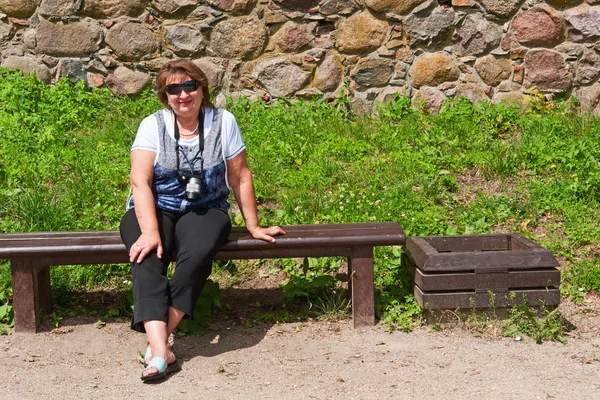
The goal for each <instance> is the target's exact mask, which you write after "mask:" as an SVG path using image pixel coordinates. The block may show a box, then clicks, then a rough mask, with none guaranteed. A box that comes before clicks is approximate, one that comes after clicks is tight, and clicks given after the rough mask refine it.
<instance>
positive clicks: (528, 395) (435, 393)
mask: <svg viewBox="0 0 600 400" xmlns="http://www.w3.org/2000/svg"><path fill="white" fill-rule="evenodd" d="M598 304H599V302H598V301H597V300H593V301H588V304H586V305H585V306H573V305H572V304H570V305H569V304H567V305H563V306H561V307H562V312H563V315H565V316H566V317H567V318H568V319H569V321H570V322H571V323H573V324H574V325H575V326H576V327H577V328H576V329H575V330H573V331H571V332H570V333H569V337H568V343H567V344H566V345H563V344H560V343H556V342H545V343H543V344H541V345H538V344H535V343H534V342H533V341H532V340H527V339H525V340H522V341H515V340H514V339H506V338H477V337H475V336H473V334H472V333H471V332H469V331H468V330H465V329H461V328H458V327H455V328H452V329H447V330H445V331H442V332H434V331H432V330H431V329H430V328H428V327H421V328H417V329H416V330H415V331H414V332H412V333H410V334H405V333H400V332H395V333H393V334H388V333H386V332H384V331H383V330H382V329H381V328H379V327H376V328H369V329H358V330H354V329H352V328H351V327H350V322H349V321H345V322H342V323H326V322H311V323H307V324H297V323H294V324H280V325H270V326H269V325H262V326H260V327H254V328H251V329H246V328H243V327H242V326H241V324H234V323H233V321H231V320H229V321H227V320H225V321H219V322H218V323H217V324H216V330H215V331H214V332H211V333H210V334H207V335H205V336H201V337H186V338H177V339H176V342H175V351H176V354H177V356H178V358H179V360H180V362H181V364H182V371H181V372H179V373H177V374H175V375H173V376H171V377H170V379H168V380H167V381H164V382H163V383H161V384H155V385H144V384H142V383H141V382H140V379H139V375H140V373H141V369H142V368H141V365H140V364H139V363H138V362H137V361H136V353H137V350H138V349H139V350H143V348H144V344H145V342H144V337H143V335H141V334H137V333H134V332H132V331H131V330H129V328H128V326H127V324H126V323H109V324H107V325H106V326H105V327H102V328H96V327H95V326H94V324H93V322H94V321H93V320H81V319H70V320H65V321H63V327H62V328H61V330H62V332H64V333H62V334H60V333H50V332H49V331H46V332H42V333H38V334H35V335H33V334H13V335H11V336H3V337H0V343H1V344H2V352H1V353H0V357H1V359H2V368H0V393H1V396H2V398H3V399H39V398H49V399H114V398H118V399H126V398H127V399H128V398H143V399H197V398H203V399H341V398H346V399H377V400H381V399H398V398H399V399H411V398H419V399H447V398H453V399H471V398H485V399H567V398H572V399H594V398H596V399H598V398H600V356H597V354H598V353H599V352H600V349H599V347H598V346H599V345H600V331H599V329H598V328H599V327H600V318H599V317H598V310H600V307H599V306H598Z"/></svg>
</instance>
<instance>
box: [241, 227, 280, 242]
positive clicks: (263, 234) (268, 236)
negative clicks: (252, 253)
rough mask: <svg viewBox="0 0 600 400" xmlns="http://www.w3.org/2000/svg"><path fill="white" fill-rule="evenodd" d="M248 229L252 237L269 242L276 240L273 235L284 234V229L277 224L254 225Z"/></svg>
mask: <svg viewBox="0 0 600 400" xmlns="http://www.w3.org/2000/svg"><path fill="white" fill-rule="evenodd" d="M248 231H250V234H251V235H252V237H253V238H254V239H261V240H264V241H267V242H271V243H275V242H276V240H275V238H274V237H273V236H278V235H285V231H284V230H283V229H281V228H280V227H278V226H269V227H268V228H263V227H261V226H256V227H254V228H252V229H248Z"/></svg>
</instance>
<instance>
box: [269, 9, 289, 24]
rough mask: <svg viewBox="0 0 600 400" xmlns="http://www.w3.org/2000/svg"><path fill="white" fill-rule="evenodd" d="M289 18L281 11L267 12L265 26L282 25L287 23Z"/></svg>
mask: <svg viewBox="0 0 600 400" xmlns="http://www.w3.org/2000/svg"><path fill="white" fill-rule="evenodd" d="M287 21H288V18H287V17H286V16H285V15H283V13H282V12H281V11H277V12H274V11H269V10H267V11H265V24H267V25H273V24H281V23H282V22H287Z"/></svg>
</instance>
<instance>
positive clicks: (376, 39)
mask: <svg viewBox="0 0 600 400" xmlns="http://www.w3.org/2000/svg"><path fill="white" fill-rule="evenodd" d="M388 28H389V24H388V23H387V22H386V21H382V20H379V19H377V18H375V17H374V16H373V15H371V13H369V12H368V11H363V12H360V13H358V14H354V15H353V16H351V17H350V18H348V19H345V20H343V21H341V22H340V24H339V26H338V29H337V40H336V44H337V48H338V49H339V51H340V52H342V53H368V52H371V51H374V50H376V49H377V48H378V47H379V46H381V45H382V44H383V41H384V40H385V38H386V34H387V31H388Z"/></svg>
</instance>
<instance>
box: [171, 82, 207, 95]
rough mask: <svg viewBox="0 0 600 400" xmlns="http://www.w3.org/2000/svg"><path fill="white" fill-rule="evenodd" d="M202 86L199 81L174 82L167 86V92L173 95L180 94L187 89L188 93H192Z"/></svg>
mask: <svg viewBox="0 0 600 400" xmlns="http://www.w3.org/2000/svg"><path fill="white" fill-rule="evenodd" d="M199 87H200V82H198V81H185V82H181V83H173V84H172V85H167V87H166V88H165V92H167V93H168V94H171V95H178V94H180V93H181V91H182V90H183V91H185V92H186V93H192V92H195V91H196V90H198V88H199Z"/></svg>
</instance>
